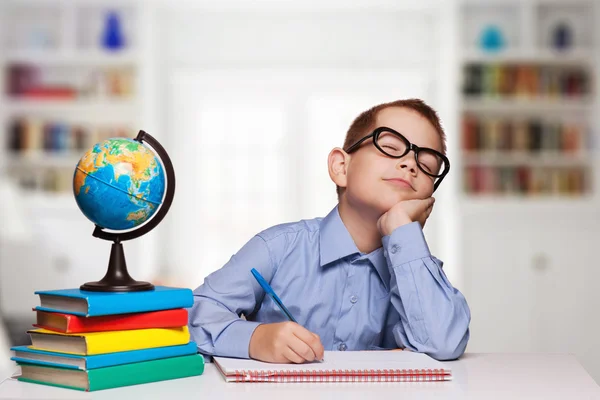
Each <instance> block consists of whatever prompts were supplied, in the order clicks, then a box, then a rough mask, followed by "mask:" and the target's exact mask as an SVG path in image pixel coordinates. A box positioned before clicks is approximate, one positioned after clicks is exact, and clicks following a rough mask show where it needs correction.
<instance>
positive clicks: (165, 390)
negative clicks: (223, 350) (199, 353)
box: [0, 353, 600, 400]
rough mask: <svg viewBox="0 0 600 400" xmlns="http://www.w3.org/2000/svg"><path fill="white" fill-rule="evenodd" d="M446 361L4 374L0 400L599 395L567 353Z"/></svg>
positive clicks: (468, 356)
mask: <svg viewBox="0 0 600 400" xmlns="http://www.w3.org/2000/svg"><path fill="white" fill-rule="evenodd" d="M448 364H450V366H451V368H452V372H453V375H454V380H453V381H450V382H423V383H412V382H411V383H312V384H308V383H286V384H283V383H226V382H225V381H224V380H223V378H222V377H221V375H220V374H219V372H218V371H217V370H216V369H215V368H214V365H213V364H207V365H206V369H205V371H204V374H203V375H201V376H197V377H192V378H184V379H176V380H171V381H165V382H156V383H150V384H146V385H138V386H128V387H124V388H118V389H109V390H101V391H98V392H91V393H86V392H79V391H75V390H68V389H60V388H55V387H50V386H43V385H36V384H32V383H24V382H18V381H16V380H12V379H7V380H5V381H4V382H2V384H0V399H42V398H43V399H65V400H68V399H110V400H117V399H134V400H142V399H144V400H145V399H148V398H160V399H169V398H184V399H186V398H190V399H219V400H221V399H236V400H239V399H240V398H245V399H256V400H265V399H275V398H276V399H281V400H296V399H298V400H317V399H332V398H337V399H339V400H349V399H386V398H387V399H391V398H398V399H403V400H404V399H417V398H418V399H433V398H435V399H486V400H487V399H506V398H510V399H511V400H514V399H577V400H584V399H600V386H598V385H597V384H596V383H595V382H594V380H593V379H592V378H591V377H590V376H589V375H588V374H587V372H586V371H585V370H584V369H583V367H582V366H581V365H580V364H579V362H577V360H576V359H575V357H574V356H571V355H568V354H468V353H467V354H466V355H464V356H463V358H461V359H460V360H459V361H453V362H450V363H448ZM392 395H393V396H394V397H391V396H392Z"/></svg>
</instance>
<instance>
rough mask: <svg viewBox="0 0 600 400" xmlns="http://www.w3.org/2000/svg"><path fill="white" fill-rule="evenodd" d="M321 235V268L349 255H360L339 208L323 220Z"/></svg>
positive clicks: (320, 228) (320, 229)
mask: <svg viewBox="0 0 600 400" xmlns="http://www.w3.org/2000/svg"><path fill="white" fill-rule="evenodd" d="M319 235H320V236H319V247H320V249H319V255H320V258H321V267H323V266H325V265H327V264H329V263H332V262H334V261H337V260H339V259H342V258H344V257H347V256H349V255H352V254H360V251H358V248H357V247H356V245H355V244H354V240H352V236H350V232H348V229H346V227H345V226H344V223H343V222H342V218H341V217H340V213H339V211H338V207H337V206H335V208H334V209H333V210H331V212H330V213H329V214H327V216H326V217H325V218H323V219H322V220H321V224H320V227H319Z"/></svg>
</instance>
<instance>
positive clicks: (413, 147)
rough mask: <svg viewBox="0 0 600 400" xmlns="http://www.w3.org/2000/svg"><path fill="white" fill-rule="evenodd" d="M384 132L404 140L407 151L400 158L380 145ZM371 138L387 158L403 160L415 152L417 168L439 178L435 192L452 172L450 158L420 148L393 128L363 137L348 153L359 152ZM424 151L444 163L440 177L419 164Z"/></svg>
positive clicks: (435, 185)
mask: <svg viewBox="0 0 600 400" xmlns="http://www.w3.org/2000/svg"><path fill="white" fill-rule="evenodd" d="M383 132H389V133H391V134H393V135H396V136H397V137H398V138H399V139H400V140H402V141H403V142H404V143H405V144H406V151H405V152H404V153H403V154H401V155H399V156H393V155H391V154H389V153H387V152H386V151H385V150H384V149H382V148H381V147H380V146H379V145H378V144H377V141H378V139H379V136H381V134H382V133H383ZM369 138H373V144H374V145H375V147H376V148H377V150H379V151H380V152H382V153H383V154H385V155H386V156H388V157H390V158H395V159H398V158H402V157H404V156H405V155H407V154H408V153H410V152H411V151H413V152H414V154H415V162H416V164H417V167H418V168H419V169H420V170H421V171H423V173H424V174H425V175H427V176H431V177H432V178H437V181H435V183H434V184H433V191H434V192H435V191H436V189H437V188H438V186H440V183H442V180H443V179H444V177H445V176H446V175H448V172H450V160H448V157H446V156H445V155H443V154H442V153H440V152H439V151H437V150H434V149H430V148H429V147H419V146H417V145H416V144H414V143H411V142H410V141H409V140H408V139H407V138H405V137H404V136H403V135H402V134H401V133H399V132H396V131H395V130H393V129H392V128H388V127H386V126H381V127H379V128H376V129H375V130H374V131H373V132H371V133H370V134H368V135H367V136H365V137H363V138H362V139H360V140H359V141H358V142H356V143H354V144H353V145H352V146H350V147H348V149H346V153H348V154H350V153H351V152H353V151H355V150H357V149H358V148H359V146H360V145H361V144H362V143H363V142H364V141H365V140H367V139H369ZM422 150H427V151H431V152H433V153H435V154H436V155H437V156H439V157H440V158H441V159H442V160H443V161H444V165H445V168H444V171H442V173H441V174H440V175H434V174H431V173H429V172H427V171H425V170H424V169H423V168H422V167H421V164H420V163H419V152H420V151H422Z"/></svg>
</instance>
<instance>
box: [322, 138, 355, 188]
mask: <svg viewBox="0 0 600 400" xmlns="http://www.w3.org/2000/svg"><path fill="white" fill-rule="evenodd" d="M349 161H350V156H349V155H348V153H346V152H345V151H344V150H342V149H340V148H339V147H336V148H334V149H333V150H331V151H330V152H329V157H328V159H327V162H328V166H329V177H330V178H331V180H332V181H333V182H334V183H335V184H336V185H337V186H339V187H342V188H345V187H346V184H347V177H346V175H347V169H348V162H349Z"/></svg>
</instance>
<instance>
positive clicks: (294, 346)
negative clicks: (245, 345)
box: [248, 322, 324, 364]
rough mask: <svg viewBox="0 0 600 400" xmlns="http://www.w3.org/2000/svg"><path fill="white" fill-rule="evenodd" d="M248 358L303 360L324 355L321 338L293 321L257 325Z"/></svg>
mask: <svg viewBox="0 0 600 400" xmlns="http://www.w3.org/2000/svg"><path fill="white" fill-rule="evenodd" d="M248 350H249V355H250V358H254V359H256V360H260V361H265V362H271V363H285V364H287V363H297V364H300V363H304V362H311V361H315V360H317V361H320V360H322V359H323V352H324V348H323V345H322V344H321V339H320V338H319V336H318V335H317V334H316V333H312V332H311V331H309V330H307V329H306V328H304V327H303V326H301V325H298V324H297V323H295V322H278V323H274V324H262V325H259V326H258V327H257V328H256V329H255V330H254V333H253V334H252V337H251V338H250V345H249V349H248Z"/></svg>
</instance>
